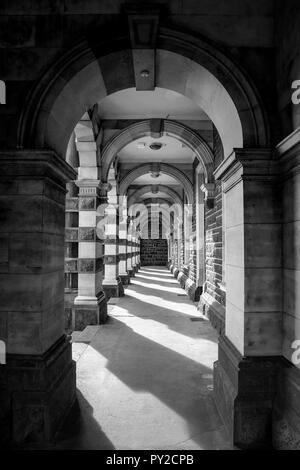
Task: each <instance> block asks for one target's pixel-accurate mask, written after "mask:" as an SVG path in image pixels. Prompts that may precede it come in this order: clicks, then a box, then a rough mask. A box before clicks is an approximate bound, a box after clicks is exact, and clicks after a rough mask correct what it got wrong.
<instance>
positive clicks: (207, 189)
mask: <svg viewBox="0 0 300 470" xmlns="http://www.w3.org/2000/svg"><path fill="white" fill-rule="evenodd" d="M200 189H201V191H202V192H203V193H204V200H205V202H206V204H207V205H208V207H211V206H212V205H213V202H214V198H215V189H216V185H215V183H203V184H202V185H201V186H200Z"/></svg>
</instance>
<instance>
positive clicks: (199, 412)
mask: <svg viewBox="0 0 300 470" xmlns="http://www.w3.org/2000/svg"><path fill="white" fill-rule="evenodd" d="M125 293H126V296H125V297H123V298H121V299H111V302H110V304H111V305H110V313H109V315H110V318H109V321H108V323H107V324H106V325H104V326H101V327H91V328H90V329H88V330H87V332H86V333H85V334H86V335H87V338H85V337H84V334H81V336H80V335H79V337H78V338H77V341H80V342H75V343H73V354H74V359H75V360H76V361H77V387H78V403H79V405H78V407H79V408H80V409H78V410H77V412H76V411H75V410H74V411H73V414H72V415H71V416H70V418H69V419H68V421H67V423H66V425H65V427H64V429H63V430H62V432H61V434H60V436H59V439H58V442H57V447H58V448H68V449H70V448H78V449H118V450H125V449H128V450H132V449H162V450H165V449H168V450H171V449H176V450H177V449H178V450H186V449H195V450H196V449H229V448H230V445H229V442H228V437H227V435H226V432H225V429H224V426H223V424H222V422H221V420H220V418H219V415H218V413H217V410H216V408H215V405H214V402H213V397H212V393H213V380H212V378H213V376H212V367H213V362H214V361H215V360H216V358H217V335H216V333H215V330H214V329H213V328H212V327H211V325H210V324H209V322H208V321H207V320H206V319H205V318H204V317H201V316H200V314H199V312H198V311H197V310H196V307H195V304H193V303H192V302H191V301H190V300H189V299H188V297H187V296H186V294H185V291H184V290H183V289H181V288H180V287H179V286H178V283H177V281H176V280H175V279H174V278H173V276H172V275H171V274H170V273H169V271H167V270H166V269H165V268H162V267H147V268H146V267H145V268H141V269H140V271H139V273H138V274H137V275H136V277H135V278H134V279H132V284H131V285H130V286H129V287H128V288H127V289H126V291H125ZM112 304H113V305H112ZM89 335H91V336H92V337H91V338H90V339H88V336H89ZM75 340H76V335H75Z"/></svg>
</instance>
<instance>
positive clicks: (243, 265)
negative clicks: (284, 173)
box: [214, 149, 282, 448]
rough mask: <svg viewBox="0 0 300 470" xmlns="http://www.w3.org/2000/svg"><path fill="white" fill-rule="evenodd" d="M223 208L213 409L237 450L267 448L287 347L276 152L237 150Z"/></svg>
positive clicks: (229, 164)
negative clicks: (221, 304) (222, 296)
mask: <svg viewBox="0 0 300 470" xmlns="http://www.w3.org/2000/svg"><path fill="white" fill-rule="evenodd" d="M215 177H216V179H221V180H222V183H223V191H224V193H225V194H224V203H225V216H226V219H225V221H224V225H225V263H226V267H225V277H226V319H225V335H224V336H223V337H221V338H220V341H219V356H218V361H217V362H216V363H215V371H214V393H215V397H216V403H217V406H218V408H219V411H220V413H221V415H222V416H223V418H224V420H225V422H226V424H227V426H228V429H229V431H230V433H231V436H232V439H233V442H234V444H236V445H238V446H240V447H245V448H250V447H258V446H268V445H269V444H270V441H269V440H270V435H271V432H270V430H271V417H272V406H273V399H274V393H275V390H276V385H275V380H276V373H277V365H278V356H279V355H280V354H281V346H282V331H281V328H282V278H281V276H282V273H281V213H280V196H279V191H278V188H277V185H276V179H275V169H274V163H273V161H272V160H271V152H270V151H269V150H265V149H249V150H248V149H236V150H235V151H234V152H233V153H232V154H231V155H230V156H229V157H228V159H226V160H225V161H223V162H222V164H221V165H220V166H219V167H218V169H217V170H216V172H215Z"/></svg>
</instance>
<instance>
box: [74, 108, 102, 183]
mask: <svg viewBox="0 0 300 470" xmlns="http://www.w3.org/2000/svg"><path fill="white" fill-rule="evenodd" d="M74 134H75V138H76V149H77V152H78V160H79V161H78V163H79V167H78V179H83V178H88V179H97V178H98V166H99V164H98V156H97V143H96V139H95V135H94V130H93V123H92V120H91V119H90V116H89V115H88V113H85V114H84V115H83V116H82V118H81V119H80V121H79V122H78V123H77V124H76V126H75V128H74Z"/></svg>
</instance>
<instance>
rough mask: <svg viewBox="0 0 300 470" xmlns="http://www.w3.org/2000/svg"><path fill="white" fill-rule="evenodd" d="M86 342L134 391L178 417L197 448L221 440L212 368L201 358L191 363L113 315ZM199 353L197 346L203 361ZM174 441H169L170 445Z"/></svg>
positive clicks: (221, 425) (211, 444)
mask: <svg viewBox="0 0 300 470" xmlns="http://www.w3.org/2000/svg"><path fill="white" fill-rule="evenodd" d="M91 346H92V347H93V348H94V350H95V351H97V352H98V353H99V354H100V355H101V356H102V357H105V358H106V360H107V362H106V369H107V370H108V371H110V372H111V374H113V375H114V376H115V377H117V378H118V379H119V380H121V381H122V382H123V383H124V384H125V385H126V386H128V387H129V388H130V389H131V390H134V391H135V392H137V396H138V393H139V392H147V393H149V394H151V395H153V396H155V397H157V398H158V399H159V401H160V402H163V403H164V404H165V405H166V406H167V407H168V408H170V409H172V410H174V412H175V413H176V414H179V415H180V416H181V417H183V418H184V420H185V421H186V425H187V426H188V429H189V433H188V434H189V436H190V437H189V439H192V440H193V441H194V442H195V443H196V444H197V445H199V446H200V447H201V448H211V447H210V446H212V448H213V447H214V446H216V445H217V443H216V442H212V441H214V440H216V441H218V443H219V444H220V442H221V445H222V444H223V445H224V437H223V435H222V433H224V429H223V424H222V422H221V419H220V417H219V415H218V412H217V410H216V407H215V403H214V400H213V396H212V369H211V368H210V367H207V366H205V365H204V364H202V363H201V357H199V362H196V361H194V360H192V359H190V358H188V357H186V356H184V355H182V354H180V353H178V352H176V351H174V350H171V349H169V348H166V347H165V346H162V345H161V344H159V343H157V342H155V341H152V340H150V339H148V338H146V337H145V336H142V335H140V334H138V333H136V332H135V331H134V330H133V329H132V328H130V327H129V326H128V325H126V324H125V323H123V322H122V321H119V320H117V319H116V318H113V319H111V320H110V325H107V326H105V327H104V328H103V329H102V331H101V334H99V335H96V337H94V339H93V341H92V343H91ZM204 356H205V350H204V349H203V360H205V357H204ZM206 361H207V362H209V359H207V358H206ZM95 366H96V364H95ZM94 370H95V367H94ZM93 380H94V378H93ZM141 405H142V404H141ZM137 406H138V403H137ZM144 412H146V411H145V410H144ZM160 419H161V420H162V421H163V420H164V416H163V415H162V416H161V418H160ZM153 432H154V433H155V430H153ZM156 432H157V431H156ZM222 439H223V442H222ZM170 441H172V439H171V435H170ZM219 441H220V442H219ZM180 444H181V443H180V442H178V443H172V445H173V446H174V445H175V447H174V448H176V445H180Z"/></svg>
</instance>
